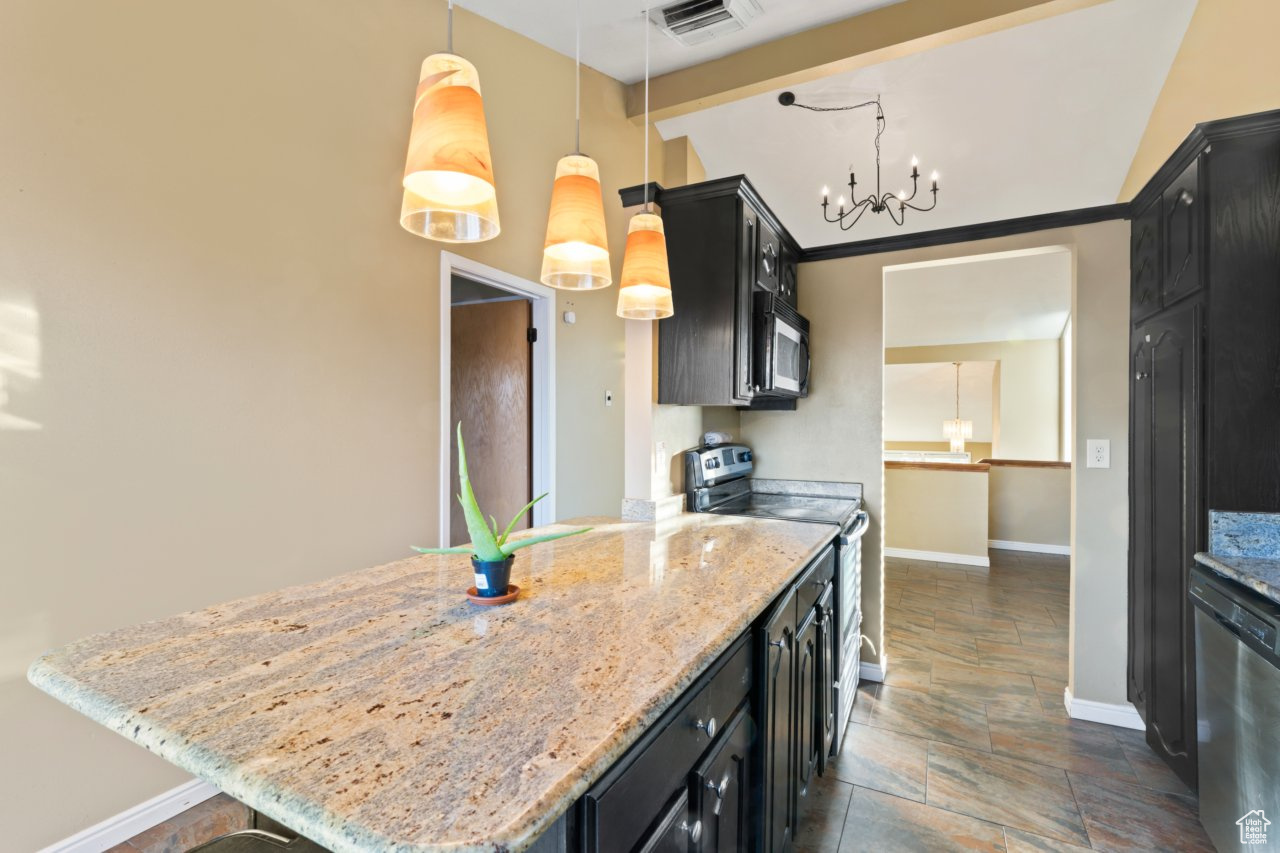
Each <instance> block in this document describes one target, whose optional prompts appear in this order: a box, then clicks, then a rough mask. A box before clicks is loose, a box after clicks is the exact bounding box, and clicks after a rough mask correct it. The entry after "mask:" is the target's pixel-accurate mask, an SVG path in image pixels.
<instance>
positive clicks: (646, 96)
mask: <svg viewBox="0 0 1280 853" xmlns="http://www.w3.org/2000/svg"><path fill="white" fill-rule="evenodd" d="M643 20H644V212H645V213H649V212H650V207H649V10H648V8H646V9H645V10H644V18H643Z"/></svg>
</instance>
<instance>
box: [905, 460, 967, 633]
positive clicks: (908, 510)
mask: <svg viewBox="0 0 1280 853" xmlns="http://www.w3.org/2000/svg"><path fill="white" fill-rule="evenodd" d="M987 488H988V487H987V472H986V471H929V470H924V469H918V468H888V469H886V470H885V472H884V527H885V547H886V548H900V549H906V550H910V551H933V552H937V553H940V554H959V555H963V556H967V557H978V558H982V559H985V558H986V556H987V539H988V536H987V501H988V495H987ZM937 559H939V560H941V558H940V557H939V558H937ZM890 654H891V655H892V652H890Z"/></svg>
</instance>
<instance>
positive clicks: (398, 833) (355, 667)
mask: <svg viewBox="0 0 1280 853" xmlns="http://www.w3.org/2000/svg"><path fill="white" fill-rule="evenodd" d="M581 523H583V524H595V525H596V529H595V530H594V531H592V532H591V533H587V534H585V535H583V536H576V537H571V538H568V539H563V540H558V541H555V542H550V543H544V544H541V545H535V546H533V547H532V548H529V549H526V550H523V551H520V552H518V556H517V558H516V562H515V565H514V567H513V570H512V582H513V583H516V584H518V585H519V586H520V587H521V589H522V593H521V597H520V599H519V600H518V601H517V602H516V603H514V604H512V605H508V606H505V607H494V608H481V607H477V606H475V605H472V604H470V603H468V602H467V600H466V598H465V595H464V590H465V588H466V587H467V586H469V585H470V584H471V570H470V565H469V564H468V562H467V558H466V557H458V556H447V557H442V556H416V557H411V558H408V559H405V560H400V561H398V562H395V563H388V564H387V565H384V566H379V567H377V568H372V569H366V570H363V571H358V572H353V573H351V574H346V575H342V576H339V577H336V578H332V579H330V580H327V581H322V582H320V583H315V584H310V585H307V586H299V587H293V588H290V589H284V590H280V591H277V592H271V593H267V594H265V595H258V596H253V597H249V598H244V599H240V600H238V601H233V602H230V603H227V604H223V605H219V606H216V607H210V608H208V609H205V610H198V611H193V612H190V613H184V614H181V615H178V616H173V617H170V618H168V619H162V620H159V621H155V622H149V623H146V624H143V625H139V626H136V627H132V628H125V629H120V630H116V631H110V632H107V633H103V634H98V635H96V636H93V637H88V638H86V639H83V640H79V641H77V642H74V643H71V644H70V645H67V646H65V647H63V648H61V649H57V650H55V651H52V652H49V653H48V654H46V655H45V656H43V657H42V658H40V659H39V660H38V661H36V662H35V663H34V664H33V665H32V666H31V669H30V672H29V674H28V676H29V678H30V680H31V681H32V683H33V684H35V685H36V686H37V687H40V688H41V689H43V690H45V691H46V692H48V693H50V694H51V695H53V696H54V697H56V698H57V699H59V700H61V701H63V702H65V703H66V704H68V705H70V706H71V707H72V708H74V709H76V710H78V711H80V712H81V713H83V714H85V715H87V716H89V717H91V718H93V719H94V720H96V721H98V722H100V723H102V724H103V725H106V726H108V727H110V728H111V729H113V730H115V731H116V732H118V733H120V734H122V735H124V736H125V737H127V738H129V739H130V740H133V741H135V742H136V743H138V744H140V745H142V746H144V747H146V748H147V749H149V750H150V751H151V752H153V753H155V754H157V755H159V756H161V757H163V758H165V759H167V760H169V761H171V762H173V763H174V764H177V765H178V766H180V767H183V768H185V769H186V770H188V771H190V772H191V773H194V774H195V775H197V776H200V777H201V778H203V779H205V780H207V781H209V782H211V783H212V784H214V785H216V786H217V787H218V788H220V789H222V790H223V791H225V792H227V793H228V794H230V795H231V796H233V797H235V798H237V799H239V800H241V801H243V802H245V803H247V804H248V805H250V806H252V807H254V808H256V809H258V810H260V811H262V812H263V813H265V814H267V815H269V816H270V817H273V818H275V819H276V820H279V821H281V822H282V823H284V824H285V825H287V826H289V827H291V828H293V829H294V830H296V831H298V832H299V833H301V834H303V835H305V836H307V837H309V838H311V839H312V840H314V841H316V842H318V843H320V844H322V845H324V846H326V847H329V848H331V849H332V850H334V851H339V853H343V851H357V850H359V851H368V850H379V851H383V850H385V851H479V850H489V851H493V850H522V849H524V848H526V847H528V846H529V845H530V844H532V843H533V842H534V841H535V840H536V839H537V837H538V836H539V835H540V834H541V833H542V832H543V831H544V830H545V829H547V828H548V827H549V826H550V825H551V824H552V823H553V822H554V821H555V820H556V819H557V818H558V817H559V816H560V815H561V814H563V813H564V812H565V810H567V809H568V808H569V806H570V805H571V804H572V803H573V802H574V801H575V800H576V799H577V798H578V797H579V796H580V795H581V794H582V793H583V792H584V791H585V790H586V789H587V788H588V787H589V786H590V785H591V783H593V782H594V781H595V780H596V779H598V778H599V777H600V776H601V775H602V774H603V773H604V771H605V770H607V769H608V768H609V766H610V765H612V764H613V763H614V761H615V760H616V759H617V758H618V757H619V756H621V755H622V753H623V752H624V751H625V750H626V749H627V748H628V747H629V746H631V744H633V743H634V742H635V741H636V740H638V739H639V737H640V736H641V734H643V732H644V730H645V729H646V727H648V726H649V725H650V724H651V723H653V722H654V721H655V720H656V719H657V718H658V717H659V716H660V715H661V714H662V712H663V711H665V710H666V709H667V708H668V707H670V706H671V705H672V704H673V703H674V702H675V700H676V699H677V698H678V697H679V696H680V694H681V693H682V692H683V691H684V690H685V689H686V688H687V687H688V686H689V684H690V683H691V682H692V681H693V680H694V679H695V678H696V677H697V676H698V674H699V673H701V672H702V671H703V670H704V669H705V668H706V667H707V666H709V665H710V664H711V663H712V662H713V661H714V660H715V659H716V657H717V656H718V655H719V654H720V653H721V652H723V651H724V650H725V649H727V648H728V647H729V645H730V644H731V642H732V641H733V640H734V639H735V638H737V637H738V636H739V635H741V634H742V632H743V631H744V630H746V629H747V627H748V626H749V625H750V624H751V622H752V621H753V620H754V619H755V618H756V617H757V616H758V615H759V614H760V613H762V612H763V610H764V609H765V608H766V607H767V606H768V605H769V603H770V602H771V601H772V600H773V599H774V598H775V597H776V596H777V595H778V593H780V592H781V591H782V590H783V589H784V588H785V586H786V585H787V583H788V582H790V581H791V580H792V579H793V578H794V577H795V576H796V575H797V574H798V573H799V572H800V571H801V570H802V569H803V568H804V567H805V565H806V564H807V563H808V562H809V560H810V559H811V558H812V557H814V556H815V555H816V554H817V553H818V552H819V551H821V549H822V548H823V547H824V546H825V545H826V544H827V543H828V542H830V541H831V539H832V537H833V535H834V528H833V527H830V526H826V525H819V524H806V523H800V522H791V521H780V520H771V519H749V518H739V517H733V516H718V515H710V514H701V515H694V514H685V515H681V516H678V517H677V518H675V519H671V520H669V521H666V522H659V523H657V524H654V523H620V522H617V521H615V520H612V519H585V520H582V522H581ZM546 529H553V528H546Z"/></svg>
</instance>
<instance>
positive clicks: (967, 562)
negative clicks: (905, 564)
mask: <svg viewBox="0 0 1280 853" xmlns="http://www.w3.org/2000/svg"><path fill="white" fill-rule="evenodd" d="M884 555H885V556H886V557H901V558H902V559H904V560H928V561H930V562H932V563H956V564H957V565H961V566H982V567H984V568H987V567H989V566H990V565H991V558H990V557H988V556H987V555H986V554H983V555H982V556H981V557H979V556H976V555H974V554H948V553H947V552H945V551H916V550H914V549H912V548H885V549H884Z"/></svg>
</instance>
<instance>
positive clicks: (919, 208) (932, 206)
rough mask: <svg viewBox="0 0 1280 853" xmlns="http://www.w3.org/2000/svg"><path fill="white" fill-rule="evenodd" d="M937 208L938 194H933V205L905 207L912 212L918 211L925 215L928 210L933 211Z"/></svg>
mask: <svg viewBox="0 0 1280 853" xmlns="http://www.w3.org/2000/svg"><path fill="white" fill-rule="evenodd" d="M937 206H938V194H937V193H934V194H933V204H931V205H929V206H928V207H919V206H917V205H914V204H908V205H907V207H909V208H911V209H912V210H918V211H920V212H921V213H926V212H928V211H930V210H933V209H934V208H935V207H937Z"/></svg>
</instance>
